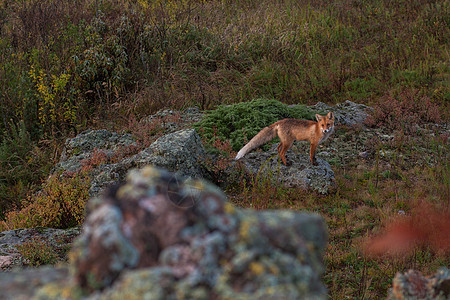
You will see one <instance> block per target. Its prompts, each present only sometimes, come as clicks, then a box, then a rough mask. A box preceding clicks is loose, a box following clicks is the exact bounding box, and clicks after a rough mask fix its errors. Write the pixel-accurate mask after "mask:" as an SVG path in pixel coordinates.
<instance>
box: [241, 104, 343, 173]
mask: <svg viewBox="0 0 450 300" xmlns="http://www.w3.org/2000/svg"><path fill="white" fill-rule="evenodd" d="M316 119H317V122H314V121H309V120H298V119H284V120H281V121H278V122H275V123H273V124H272V125H270V126H267V127H264V128H263V129H262V130H261V131H260V132H259V133H258V134H257V135H255V136H254V137H253V138H252V139H251V140H250V142H248V143H247V145H245V146H244V147H243V148H242V149H241V150H239V152H238V154H237V155H236V158H235V160H238V159H240V158H242V157H243V156H244V155H246V154H247V153H249V152H250V151H252V150H253V149H255V148H257V147H259V146H261V145H263V144H265V143H267V142H269V141H270V140H272V139H274V138H275V137H276V136H278V137H279V138H280V141H281V143H280V144H279V145H278V147H277V150H278V154H279V155H280V157H281V160H282V161H283V163H284V164H285V165H286V166H287V163H286V156H285V155H286V152H287V151H288V149H289V148H291V146H292V144H293V143H294V141H295V140H297V141H309V142H311V153H310V157H311V163H312V164H313V165H315V166H316V165H317V161H316V156H315V153H316V148H317V146H318V145H319V144H320V143H321V142H323V141H325V140H326V139H327V138H328V137H329V136H330V135H331V133H332V132H333V130H334V115H333V113H332V112H331V111H330V112H329V113H328V114H327V115H326V116H321V115H318V114H316Z"/></svg>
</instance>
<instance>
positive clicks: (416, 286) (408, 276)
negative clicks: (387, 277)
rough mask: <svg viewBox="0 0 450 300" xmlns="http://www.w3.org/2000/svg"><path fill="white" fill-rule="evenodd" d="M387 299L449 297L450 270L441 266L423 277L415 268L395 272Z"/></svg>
mask: <svg viewBox="0 0 450 300" xmlns="http://www.w3.org/2000/svg"><path fill="white" fill-rule="evenodd" d="M388 299H390V300H416V299H424V300H425V299H427V300H428V299H430V300H431V299H436V300H441V299H442V300H445V299H450V270H449V269H447V268H441V269H439V270H438V271H437V272H436V273H435V274H434V275H432V276H429V277H425V276H423V275H422V274H421V273H420V272H418V271H415V270H409V271H408V272H406V273H404V274H401V273H397V275H395V278H394V280H393V282H392V289H391V290H390V292H389V296H388Z"/></svg>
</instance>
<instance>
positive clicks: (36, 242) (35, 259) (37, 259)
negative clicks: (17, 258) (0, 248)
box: [16, 236, 58, 266]
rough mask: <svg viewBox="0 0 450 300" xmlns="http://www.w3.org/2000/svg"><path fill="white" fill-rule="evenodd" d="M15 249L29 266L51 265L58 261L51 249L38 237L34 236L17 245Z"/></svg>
mask: <svg viewBox="0 0 450 300" xmlns="http://www.w3.org/2000/svg"><path fill="white" fill-rule="evenodd" d="M16 248H17V251H19V253H20V254H21V255H22V257H23V258H24V260H25V262H26V263H27V264H29V265H31V266H40V265H52V264H55V263H56V261H57V259H58V255H57V254H56V253H55V251H54V249H53V247H52V246H51V245H50V244H49V243H48V241H46V240H45V239H43V238H40V237H36V236H35V237H33V238H32V239H31V240H29V241H26V242H24V243H22V244H20V245H17V246H16Z"/></svg>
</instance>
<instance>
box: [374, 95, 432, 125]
mask: <svg viewBox="0 0 450 300" xmlns="http://www.w3.org/2000/svg"><path fill="white" fill-rule="evenodd" d="M440 121H441V116H440V113H439V106H438V105H437V104H435V103H433V102H432V101H431V100H430V98H429V97H426V96H422V95H418V94H417V93H415V92H414V91H410V90H406V91H403V92H402V93H400V95H398V96H391V95H389V96H385V97H383V98H382V99H381V101H380V102H378V103H377V104H376V105H375V106H374V111H373V114H372V115H371V116H370V117H369V118H368V119H367V124H368V125H370V126H378V127H387V128H389V129H392V130H400V129H403V130H404V131H405V132H407V133H413V132H414V128H415V127H414V124H422V123H427V122H433V123H439V122H440Z"/></svg>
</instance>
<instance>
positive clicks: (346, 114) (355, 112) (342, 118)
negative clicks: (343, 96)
mask: <svg viewBox="0 0 450 300" xmlns="http://www.w3.org/2000/svg"><path fill="white" fill-rule="evenodd" d="M310 108H311V109H312V110H315V111H323V112H328V111H332V112H334V117H335V122H336V123H335V124H336V125H347V126H353V125H361V124H363V123H364V121H365V120H366V118H367V117H368V116H369V112H370V111H371V110H372V108H371V107H369V106H367V105H364V104H358V103H354V102H352V101H350V100H347V101H345V102H343V103H339V104H336V105H335V106H330V105H328V104H325V103H323V102H317V104H316V105H313V106H310Z"/></svg>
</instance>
